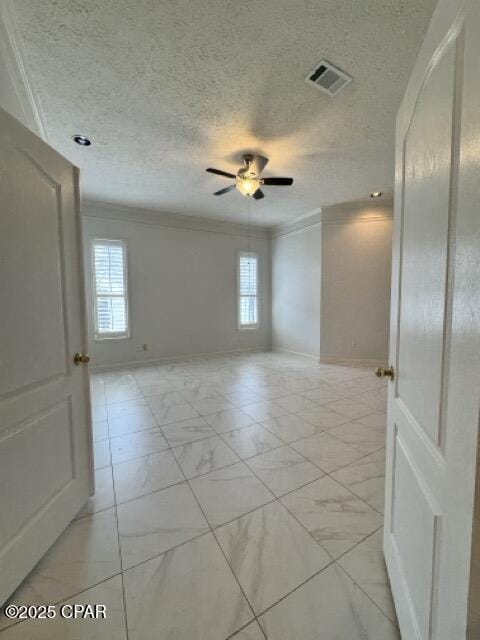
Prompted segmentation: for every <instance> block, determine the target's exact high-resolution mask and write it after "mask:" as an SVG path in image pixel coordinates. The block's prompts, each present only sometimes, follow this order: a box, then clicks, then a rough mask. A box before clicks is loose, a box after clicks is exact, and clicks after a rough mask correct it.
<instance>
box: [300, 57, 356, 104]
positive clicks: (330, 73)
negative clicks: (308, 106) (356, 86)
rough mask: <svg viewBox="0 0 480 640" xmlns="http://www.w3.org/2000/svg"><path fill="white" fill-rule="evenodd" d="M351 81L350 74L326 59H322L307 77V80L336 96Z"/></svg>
mask: <svg viewBox="0 0 480 640" xmlns="http://www.w3.org/2000/svg"><path fill="white" fill-rule="evenodd" d="M351 81H352V78H351V77H350V76H348V75H347V74H346V73H344V72H343V71H341V70H340V69H339V68H338V67H334V66H333V64H330V62H327V61H326V60H321V61H320V64H319V65H318V66H317V67H315V69H314V70H313V71H312V72H311V73H309V74H308V76H307V77H306V78H305V82H307V83H308V84H314V85H315V86H316V87H318V88H319V89H321V90H322V91H325V93H328V95H329V96H335V95H336V94H337V93H338V92H339V91H340V89H343V87H346V86H347V84H348V83H349V82H351Z"/></svg>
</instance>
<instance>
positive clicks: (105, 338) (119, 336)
mask: <svg viewBox="0 0 480 640" xmlns="http://www.w3.org/2000/svg"><path fill="white" fill-rule="evenodd" d="M89 241H90V246H89V251H90V269H91V274H92V280H93V282H92V296H93V304H92V311H93V325H92V326H93V339H94V341H95V342H117V341H119V340H120V341H123V340H130V339H131V337H132V330H131V317H132V314H131V309H130V291H129V280H128V243H127V240H126V239H125V238H98V237H96V236H91V237H90V238H89ZM96 242H112V243H114V242H120V243H121V244H122V253H123V280H124V286H125V293H124V296H123V297H124V298H125V308H126V316H127V317H126V320H127V329H126V331H122V332H120V333H109V334H103V335H102V334H101V333H99V331H98V325H97V298H98V295H97V277H96V270H95V243H96Z"/></svg>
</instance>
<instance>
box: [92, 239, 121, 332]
mask: <svg viewBox="0 0 480 640" xmlns="http://www.w3.org/2000/svg"><path fill="white" fill-rule="evenodd" d="M92 254H93V255H92V259H93V287H94V296H95V338H96V339H97V340H103V339H106V338H128V335H129V327H128V300H127V254H126V245H125V242H124V241H123V240H97V239H95V240H94V241H93V250H92Z"/></svg>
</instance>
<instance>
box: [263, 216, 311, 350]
mask: <svg viewBox="0 0 480 640" xmlns="http://www.w3.org/2000/svg"><path fill="white" fill-rule="evenodd" d="M279 233H282V230H281V229H280V230H279ZM320 257H321V227H320V223H319V222H317V224H314V225H312V226H309V227H307V228H303V229H300V230H293V231H288V229H287V230H286V232H284V235H276V236H275V235H274V237H273V238H272V346H273V347H274V348H276V349H286V350H288V351H295V352H297V353H303V354H306V355H310V356H315V357H317V358H318V356H319V355H320V268H321V259H320Z"/></svg>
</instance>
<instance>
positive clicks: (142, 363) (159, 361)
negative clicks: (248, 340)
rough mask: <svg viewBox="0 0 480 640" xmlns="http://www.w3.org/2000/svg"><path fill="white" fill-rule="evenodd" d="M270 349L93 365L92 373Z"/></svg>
mask: <svg viewBox="0 0 480 640" xmlns="http://www.w3.org/2000/svg"><path fill="white" fill-rule="evenodd" d="M271 350H272V349H271V348H270V346H268V347H250V348H246V349H232V350H230V351H209V352H207V353H185V354H183V355H179V356H165V357H163V358H150V359H148V360H128V361H125V362H116V363H114V364H97V365H91V366H90V371H91V372H92V373H103V372H105V371H115V370H117V369H136V368H139V367H148V366H155V365H156V364H168V363H170V362H181V361H182V360H191V359H192V358H209V357H211V358H215V357H218V356H232V355H235V354H242V353H262V352H265V351H271Z"/></svg>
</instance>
